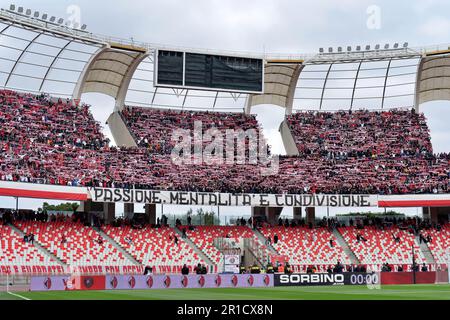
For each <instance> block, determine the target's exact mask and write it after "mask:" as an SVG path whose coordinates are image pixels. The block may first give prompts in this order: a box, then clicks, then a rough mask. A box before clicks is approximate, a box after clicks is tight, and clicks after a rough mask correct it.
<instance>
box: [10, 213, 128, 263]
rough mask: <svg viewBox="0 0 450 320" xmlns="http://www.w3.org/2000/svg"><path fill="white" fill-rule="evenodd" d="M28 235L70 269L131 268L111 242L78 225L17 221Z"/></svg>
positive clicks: (71, 223) (92, 230)
mask: <svg viewBox="0 0 450 320" xmlns="http://www.w3.org/2000/svg"><path fill="white" fill-rule="evenodd" d="M16 226H17V227H18V228H19V229H20V230H22V231H23V232H25V233H33V234H34V235H35V241H37V242H38V243H39V244H41V245H42V246H43V247H45V248H47V249H48V250H49V251H50V252H51V253H52V254H54V255H55V256H57V257H58V258H59V259H61V260H62V261H63V262H64V263H66V264H68V265H70V266H129V265H132V263H131V261H129V260H128V259H127V258H126V257H124V256H123V254H122V253H121V252H120V251H118V250H117V249H116V248H115V247H114V246H113V245H112V244H111V243H109V242H108V241H107V240H105V239H103V238H102V237H101V236H100V234H99V233H98V232H97V231H95V230H94V229H93V228H90V227H85V226H83V225H82V224H81V223H77V222H36V221H21V222H16Z"/></svg>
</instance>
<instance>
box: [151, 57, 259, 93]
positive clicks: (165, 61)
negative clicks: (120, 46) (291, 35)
mask: <svg viewBox="0 0 450 320" xmlns="http://www.w3.org/2000/svg"><path fill="white" fill-rule="evenodd" d="M155 77H156V78H155V86H156V87H158V86H160V87H170V88H185V89H194V90H195V89H197V90H201V89H203V90H214V91H230V92H244V93H246V92H248V93H262V92H263V82H264V81H263V79H264V61H263V59H255V58H244V57H235V56H221V55H211V54H203V53H190V52H178V51H167V50H158V51H157V59H156V72H155Z"/></svg>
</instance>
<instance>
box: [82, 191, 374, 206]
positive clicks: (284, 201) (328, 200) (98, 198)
mask: <svg viewBox="0 0 450 320" xmlns="http://www.w3.org/2000/svg"><path fill="white" fill-rule="evenodd" d="M88 192H89V195H90V198H91V199H92V201H94V202H123V203H151V204H167V205H205V206H252V207H378V197H377V196H376V195H353V194H349V195H338V194H299V195H292V194H251V193H241V194H231V193H213V192H184V191H154V190H138V189H112V188H88Z"/></svg>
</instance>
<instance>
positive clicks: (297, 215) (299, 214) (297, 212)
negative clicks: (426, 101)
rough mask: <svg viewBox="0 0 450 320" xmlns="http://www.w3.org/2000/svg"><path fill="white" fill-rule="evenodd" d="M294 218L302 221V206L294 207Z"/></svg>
mask: <svg viewBox="0 0 450 320" xmlns="http://www.w3.org/2000/svg"><path fill="white" fill-rule="evenodd" d="M293 211H294V220H295V221H300V220H301V219H302V207H294V210H293Z"/></svg>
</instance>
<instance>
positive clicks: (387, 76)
mask: <svg viewBox="0 0 450 320" xmlns="http://www.w3.org/2000/svg"><path fill="white" fill-rule="evenodd" d="M391 62H392V59H389V63H388V65H387V69H386V77H385V78H384V86H383V98H382V100H381V109H383V107H384V100H385V97H386V84H387V80H388V78H389V70H390V68H391Z"/></svg>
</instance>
